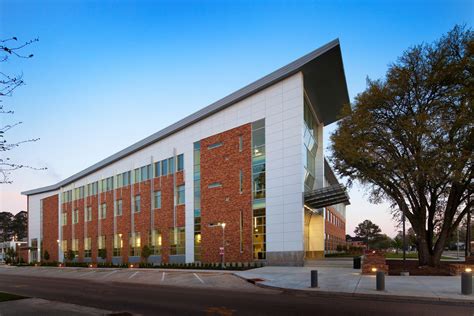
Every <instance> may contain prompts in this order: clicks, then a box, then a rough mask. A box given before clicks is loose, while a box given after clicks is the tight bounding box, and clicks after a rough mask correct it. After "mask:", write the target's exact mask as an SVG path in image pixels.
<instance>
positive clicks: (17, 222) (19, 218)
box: [11, 211, 28, 240]
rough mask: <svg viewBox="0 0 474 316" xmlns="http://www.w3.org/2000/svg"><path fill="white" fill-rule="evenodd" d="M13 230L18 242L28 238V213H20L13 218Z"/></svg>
mask: <svg viewBox="0 0 474 316" xmlns="http://www.w3.org/2000/svg"><path fill="white" fill-rule="evenodd" d="M11 230H12V232H13V235H15V236H16V239H17V240H23V239H25V238H26V237H27V233H28V232H27V230H28V213H27V212H25V211H20V212H18V213H17V214H15V215H14V216H13V219H12V220H11Z"/></svg>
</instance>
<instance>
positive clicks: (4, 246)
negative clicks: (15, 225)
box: [0, 239, 28, 263]
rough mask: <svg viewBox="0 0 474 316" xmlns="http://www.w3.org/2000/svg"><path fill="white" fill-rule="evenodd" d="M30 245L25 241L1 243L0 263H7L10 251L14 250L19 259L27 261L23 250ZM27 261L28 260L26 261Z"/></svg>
mask: <svg viewBox="0 0 474 316" xmlns="http://www.w3.org/2000/svg"><path fill="white" fill-rule="evenodd" d="M27 245H28V243H27V242H26V241H24V240H15V239H13V240H12V241H4V242H0V263H5V261H6V259H7V251H8V249H13V251H15V253H16V254H17V256H18V257H20V258H22V259H23V260H24V259H25V258H24V257H23V256H22V254H23V252H22V250H23V248H24V247H25V246H27ZM24 261H26V260H24Z"/></svg>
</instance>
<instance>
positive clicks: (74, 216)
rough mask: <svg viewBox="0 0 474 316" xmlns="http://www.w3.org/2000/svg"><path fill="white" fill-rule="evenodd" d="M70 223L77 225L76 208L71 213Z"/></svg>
mask: <svg viewBox="0 0 474 316" xmlns="http://www.w3.org/2000/svg"><path fill="white" fill-rule="evenodd" d="M72 223H73V224H77V223H79V210H78V209H77V208H76V209H75V210H74V211H73V212H72Z"/></svg>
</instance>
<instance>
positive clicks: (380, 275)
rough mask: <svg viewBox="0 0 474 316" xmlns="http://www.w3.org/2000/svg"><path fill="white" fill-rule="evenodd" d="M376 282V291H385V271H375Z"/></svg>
mask: <svg viewBox="0 0 474 316" xmlns="http://www.w3.org/2000/svg"><path fill="white" fill-rule="evenodd" d="M376 283H377V291H385V273H384V272H383V271H377V276H376Z"/></svg>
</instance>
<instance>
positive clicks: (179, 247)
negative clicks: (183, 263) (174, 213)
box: [170, 227, 186, 255]
mask: <svg viewBox="0 0 474 316" xmlns="http://www.w3.org/2000/svg"><path fill="white" fill-rule="evenodd" d="M184 232H185V230H184V227H176V228H173V229H172V230H171V231H170V255H184V254H185V241H186V236H185V233H184Z"/></svg>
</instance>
